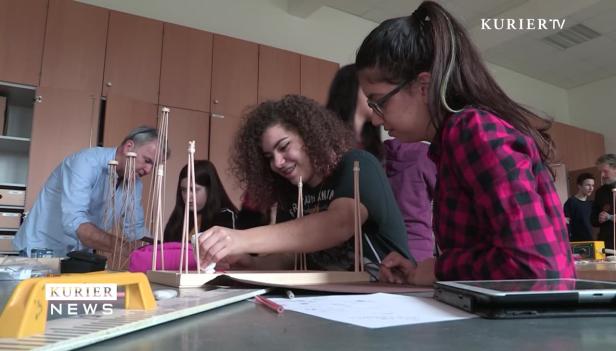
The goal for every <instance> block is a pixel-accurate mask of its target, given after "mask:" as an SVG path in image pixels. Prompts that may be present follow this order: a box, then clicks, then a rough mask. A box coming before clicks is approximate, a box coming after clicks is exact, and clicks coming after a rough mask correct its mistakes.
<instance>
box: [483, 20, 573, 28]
mask: <svg viewBox="0 0 616 351" xmlns="http://www.w3.org/2000/svg"><path fill="white" fill-rule="evenodd" d="M564 26H565V18H563V19H557V18H482V19H481V30H562V29H563V27H564Z"/></svg>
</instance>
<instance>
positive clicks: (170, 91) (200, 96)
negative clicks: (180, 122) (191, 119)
mask: <svg viewBox="0 0 616 351" xmlns="http://www.w3.org/2000/svg"><path fill="white" fill-rule="evenodd" d="M212 40H213V39H212V34H211V33H208V32H204V31H200V30H196V29H191V28H186V27H182V26H178V25H175V24H170V23H165V33H164V37H163V54H162V67H161V74H160V99H159V100H160V104H161V105H163V106H171V107H181V108H186V109H191V110H198V111H209V110H210V87H211V80H212Z"/></svg>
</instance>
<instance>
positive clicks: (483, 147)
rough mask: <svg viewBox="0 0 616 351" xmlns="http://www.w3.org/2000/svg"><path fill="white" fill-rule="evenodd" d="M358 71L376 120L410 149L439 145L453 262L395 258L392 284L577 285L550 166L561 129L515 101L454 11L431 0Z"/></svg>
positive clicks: (376, 35)
mask: <svg viewBox="0 0 616 351" xmlns="http://www.w3.org/2000/svg"><path fill="white" fill-rule="evenodd" d="M356 66H357V69H358V72H359V74H358V75H359V81H360V85H361V88H362V90H363V91H364V93H365V94H366V96H367V98H368V104H369V106H370V107H371V108H372V109H373V111H374V112H375V113H374V114H373V115H372V118H373V123H375V124H383V125H384V126H385V129H387V130H388V131H389V133H390V135H392V136H394V137H397V138H399V139H400V140H401V141H404V142H413V141H420V140H429V141H431V142H432V145H431V146H430V150H429V155H430V158H431V159H432V160H433V161H434V163H435V164H436V166H437V170H438V180H437V184H436V189H435V196H434V220H433V224H434V233H435V237H436V241H437V244H438V246H439V248H440V250H441V255H440V256H439V257H438V258H436V259H427V260H424V261H422V262H419V264H417V265H414V264H412V263H411V262H409V261H408V260H405V259H403V258H401V257H400V256H398V255H396V254H391V255H389V256H388V257H386V258H385V259H384V260H383V263H382V269H381V279H382V280H385V281H390V282H399V283H402V282H409V283H412V284H431V283H432V282H433V281H434V280H435V279H439V280H477V279H515V278H570V277H574V276H575V269H574V265H573V260H572V257H571V250H570V248H569V241H568V235H567V230H566V226H565V220H564V215H563V212H562V206H561V204H560V200H559V198H558V196H557V194H556V190H555V188H554V185H553V182H552V179H551V174H550V169H549V168H548V166H547V164H548V162H549V160H550V158H551V156H552V153H553V152H552V151H553V142H552V140H551V138H550V136H549V135H548V134H547V133H546V131H547V129H548V128H549V126H550V124H551V123H550V121H547V120H543V119H541V118H540V117H538V116H536V115H535V114H533V113H532V112H530V111H528V110H527V109H525V108H523V107H522V106H520V105H519V104H517V103H515V102H514V101H512V100H511V99H510V98H509V97H507V95H505V93H504V92H503V91H502V90H501V89H500V87H499V86H498V85H497V84H496V82H495V81H494V79H493V78H492V77H491V76H490V74H489V72H488V70H487V69H486V67H485V66H484V64H483V63H482V61H481V59H480V56H479V54H478V53H477V51H476V49H475V48H474V46H473V44H472V43H471V42H470V40H469V39H468V34H467V33H466V31H465V30H464V28H463V27H462V26H461V25H460V24H459V23H458V22H457V21H456V20H455V19H454V18H453V17H452V16H451V15H450V14H449V13H448V12H447V11H445V10H444V9H443V8H442V7H441V6H440V5H438V4H436V3H434V2H431V1H426V2H424V3H422V4H421V5H420V6H419V7H418V8H417V10H415V12H414V13H413V14H412V15H411V16H408V17H402V18H395V19H389V20H387V21H385V22H383V23H381V24H380V25H379V26H378V27H377V28H376V29H374V30H373V31H372V32H371V33H370V34H369V35H368V37H367V38H366V39H365V40H364V42H363V43H362V45H361V47H360V49H359V51H358V53H357V59H356Z"/></svg>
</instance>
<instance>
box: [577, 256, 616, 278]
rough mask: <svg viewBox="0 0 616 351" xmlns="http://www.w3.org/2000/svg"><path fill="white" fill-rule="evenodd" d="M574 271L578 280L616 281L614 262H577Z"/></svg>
mask: <svg viewBox="0 0 616 351" xmlns="http://www.w3.org/2000/svg"><path fill="white" fill-rule="evenodd" d="M575 271H576V275H577V277H578V279H590V280H604V281H611V282H614V281H616V262H607V261H594V262H584V263H580V262H578V263H576V264H575Z"/></svg>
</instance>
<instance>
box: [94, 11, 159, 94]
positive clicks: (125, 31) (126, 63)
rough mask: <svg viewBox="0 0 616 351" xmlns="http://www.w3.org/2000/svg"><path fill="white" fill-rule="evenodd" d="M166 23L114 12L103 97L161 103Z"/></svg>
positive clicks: (111, 20) (109, 34) (111, 18)
mask: <svg viewBox="0 0 616 351" xmlns="http://www.w3.org/2000/svg"><path fill="white" fill-rule="evenodd" d="M162 42H163V23H162V22H160V21H155V20H151V19H148V18H143V17H138V16H133V15H129V14H125V13H120V12H115V11H111V15H110V17H109V32H108V35H107V54H106V56H105V74H104V84H103V96H111V95H121V96H125V97H131V98H134V99H136V100H140V101H144V102H149V103H153V104H157V103H158V85H159V80H160V61H161V49H162Z"/></svg>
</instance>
